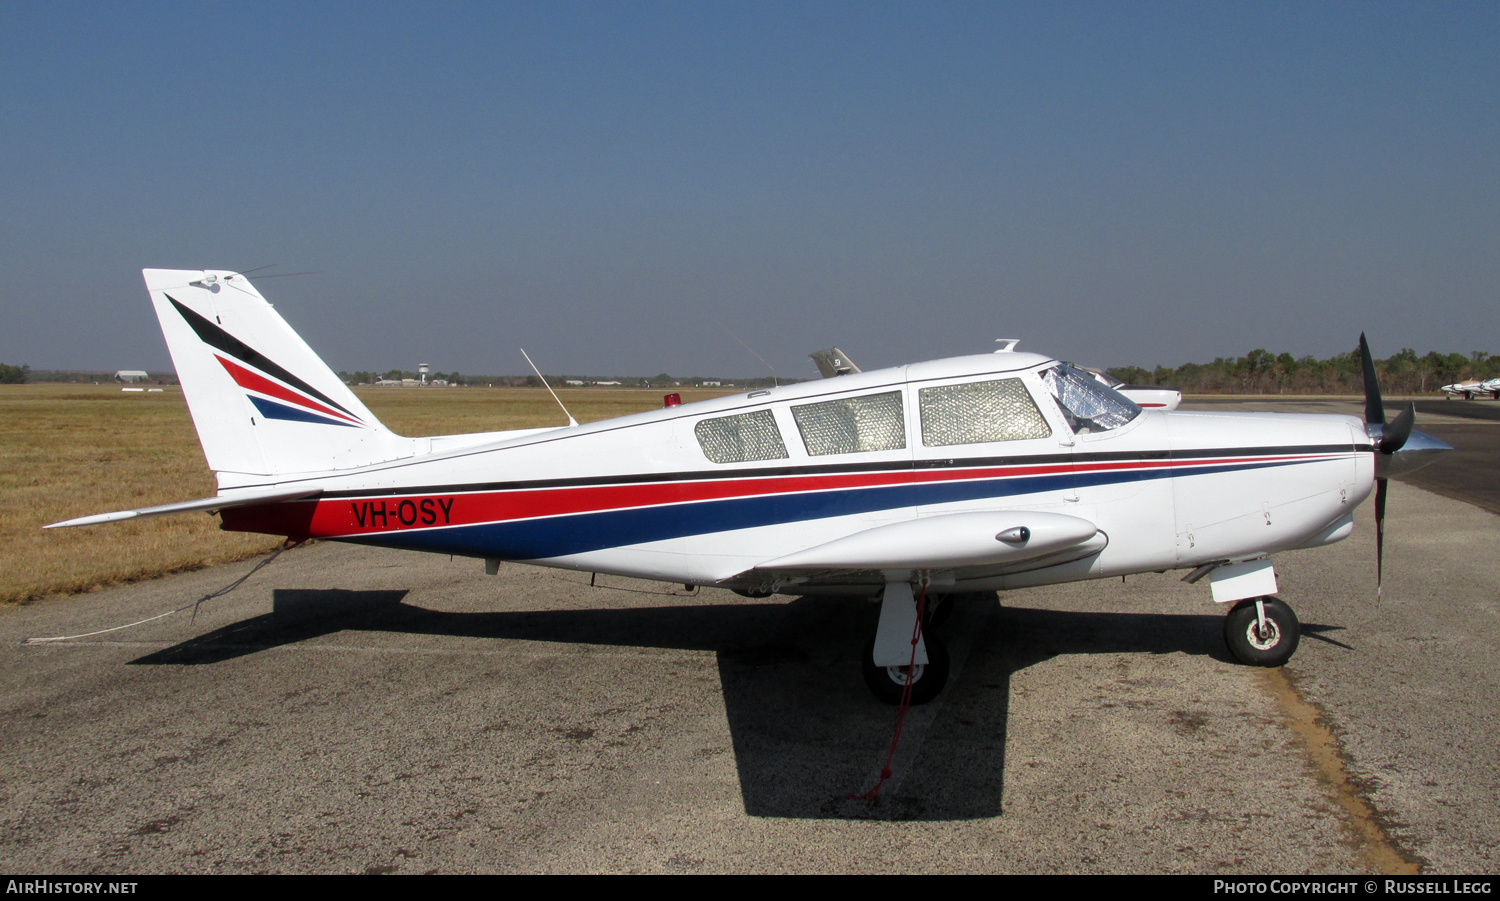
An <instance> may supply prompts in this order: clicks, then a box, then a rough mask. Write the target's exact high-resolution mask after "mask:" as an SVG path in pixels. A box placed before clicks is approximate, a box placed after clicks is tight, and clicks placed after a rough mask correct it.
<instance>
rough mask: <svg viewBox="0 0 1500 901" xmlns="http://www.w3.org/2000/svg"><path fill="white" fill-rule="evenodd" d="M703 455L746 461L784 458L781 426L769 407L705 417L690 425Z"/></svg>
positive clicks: (730, 460) (718, 460)
mask: <svg viewBox="0 0 1500 901" xmlns="http://www.w3.org/2000/svg"><path fill="white" fill-rule="evenodd" d="M693 434H694V435H696V436H697V438H698V446H699V447H701V448H703V455H704V456H705V457H707V458H708V459H710V460H712V461H714V462H715V463H748V462H750V461H752V460H781V459H785V458H786V455H787V453H786V444H785V443H784V442H783V441H782V440H781V429H779V428H777V427H776V417H774V416H772V415H771V411H770V410H756V411H755V412H753V413H740V414H738V415H736V416H721V417H719V418H718V419H705V420H703V421H702V422H700V423H698V424H697V425H696V426H694V427H693Z"/></svg>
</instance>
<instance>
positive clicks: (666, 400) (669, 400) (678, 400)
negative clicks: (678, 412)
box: [661, 394, 682, 407]
mask: <svg viewBox="0 0 1500 901" xmlns="http://www.w3.org/2000/svg"><path fill="white" fill-rule="evenodd" d="M661 405H662V406H663V407H680V406H682V395H681V394H668V395H667V396H666V397H663V398H662V399H661Z"/></svg>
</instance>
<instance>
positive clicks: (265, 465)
mask: <svg viewBox="0 0 1500 901" xmlns="http://www.w3.org/2000/svg"><path fill="white" fill-rule="evenodd" d="M142 275H144V276H145V279H146V288H147V290H149V291H150V292H151V302H152V303H153V304H154V305H155V307H156V318H157V320H158V321H160V323H161V330H162V334H163V335H164V336H165V337H166V339H167V349H168V350H169V351H171V354H172V364H173V365H174V366H175V367H176V369H177V377H178V379H179V381H181V383H182V391H183V394H184V395H185V396H186V397H187V402H188V409H189V410H190V411H191V412H192V414H193V425H194V426H196V427H197V429H198V440H199V441H201V442H202V443H203V453H204V455H205V456H206V457H208V465H209V467H210V468H212V469H214V470H215V471H217V472H221V473H243V474H246V475H256V476H283V475H289V474H294V473H316V472H329V471H333V470H342V469H351V468H354V467H358V466H367V465H370V464H372V463H380V462H384V461H386V460H395V459H400V458H402V457H407V456H411V454H412V452H413V445H414V442H412V441H411V439H408V438H402V437H401V436H399V435H396V434H394V433H392V432H391V431H390V430H389V429H387V428H386V427H385V426H383V425H381V424H380V421H379V420H378V419H376V418H375V416H374V414H372V413H371V412H370V411H369V410H367V409H365V405H364V404H362V403H360V401H359V398H357V397H355V396H354V392H352V391H350V390H349V388H348V386H346V385H345V384H344V383H343V380H341V379H340V378H339V377H338V376H337V375H336V374H335V373H334V372H333V370H331V369H329V368H328V366H327V364H325V363H324V362H323V361H322V360H321V359H319V358H318V355H317V354H315V353H313V351H312V348H310V347H308V346H307V343H306V342H305V341H303V340H302V338H301V337H299V336H298V335H297V333H296V332H294V331H292V328H291V326H289V325H287V324H286V321H285V320H283V319H282V318H281V316H280V315H278V314H277V313H276V311H275V310H274V309H272V308H271V305H270V304H269V303H267V302H266V299H265V298H264V297H261V296H260V292H258V291H256V290H255V286H254V285H252V284H250V281H249V279H247V278H245V276H243V275H240V274H239V273H235V272H225V271H218V270H212V269H209V270H176V269H146V270H144V271H143V272H142ZM236 481H243V480H236Z"/></svg>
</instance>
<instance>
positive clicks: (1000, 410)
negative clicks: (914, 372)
mask: <svg viewBox="0 0 1500 901" xmlns="http://www.w3.org/2000/svg"><path fill="white" fill-rule="evenodd" d="M918 397H919V406H920V407H921V413H922V444H924V445H925V446H927V447H948V446H949V445H954V444H982V443H984V442H987V441H1021V440H1024V439H1027V438H1046V437H1047V436H1049V435H1051V434H1052V428H1051V426H1049V425H1047V420H1046V418H1045V417H1043V416H1042V411H1041V410H1039V409H1037V405H1036V401H1034V400H1032V399H1031V392H1030V391H1027V390H1026V385H1025V383H1023V382H1022V381H1021V380H1020V379H999V380H998V381H990V382H965V383H963V384H961V385H939V386H938V387H936V388H923V389H922V390H921V392H919V395H918Z"/></svg>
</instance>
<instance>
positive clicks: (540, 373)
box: [521, 347, 578, 426]
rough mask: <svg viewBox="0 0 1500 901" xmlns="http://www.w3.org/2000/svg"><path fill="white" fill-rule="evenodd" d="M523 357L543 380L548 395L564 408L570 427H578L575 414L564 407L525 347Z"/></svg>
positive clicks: (522, 352) (522, 350) (522, 349)
mask: <svg viewBox="0 0 1500 901" xmlns="http://www.w3.org/2000/svg"><path fill="white" fill-rule="evenodd" d="M521 356H523V357H525V358H526V365H528V366H530V367H531V371H532V372H534V373H536V377H537V378H539V379H541V380H542V387H543V388H546V389H547V393H548V394H550V395H552V399H553V400H555V401H557V405H558V406H559V407H562V411H563V415H564V416H566V417H568V425H569V426H575V425H578V420H576V419H574V418H573V414H572V413H569V412H568V408H567V407H563V402H562V399H561V398H559V397H558V396H557V392H556V391H553V390H552V386H551V385H549V384H547V377H546V376H544V375H542V371H541V370H540V369H538V368H536V364H535V363H533V362H531V354H529V353H527V352H526V348H524V347H523V348H521Z"/></svg>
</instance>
